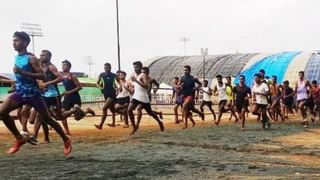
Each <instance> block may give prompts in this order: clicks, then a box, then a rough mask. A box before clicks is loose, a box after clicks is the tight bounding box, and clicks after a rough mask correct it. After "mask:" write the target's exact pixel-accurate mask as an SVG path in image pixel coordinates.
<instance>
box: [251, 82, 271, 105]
mask: <svg viewBox="0 0 320 180" xmlns="http://www.w3.org/2000/svg"><path fill="white" fill-rule="evenodd" d="M268 91H269V87H268V85H267V84H266V83H261V84H260V85H258V84H255V85H254V86H253V88H252V92H253V93H267V92H268ZM256 103H257V104H264V105H268V99H267V96H264V95H257V94H256Z"/></svg>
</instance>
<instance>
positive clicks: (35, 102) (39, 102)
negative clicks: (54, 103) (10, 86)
mask: <svg viewBox="0 0 320 180" xmlns="http://www.w3.org/2000/svg"><path fill="white" fill-rule="evenodd" d="M9 98H10V99H11V100H13V101H15V102H17V103H19V104H20V105H21V106H22V105H29V106H32V107H33V108H34V109H35V110H36V111H38V110H44V109H47V106H46V103H45V102H44V100H43V98H42V96H41V95H40V94H39V95H36V96H34V97H22V95H21V94H19V93H17V92H15V93H13V94H11V95H10V96H9Z"/></svg>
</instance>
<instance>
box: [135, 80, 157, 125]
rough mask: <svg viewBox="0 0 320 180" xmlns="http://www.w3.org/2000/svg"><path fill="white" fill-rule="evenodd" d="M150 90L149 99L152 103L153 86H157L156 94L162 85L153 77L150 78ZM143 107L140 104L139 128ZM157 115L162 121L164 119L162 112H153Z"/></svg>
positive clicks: (138, 113)
mask: <svg viewBox="0 0 320 180" xmlns="http://www.w3.org/2000/svg"><path fill="white" fill-rule="evenodd" d="M149 79H150V80H149V83H150V84H149V89H148V97H149V100H150V102H151V100H152V94H151V91H152V87H153V85H155V88H154V89H153V93H154V94H156V93H157V91H158V89H159V87H160V84H159V83H158V82H157V81H156V80H155V79H153V78H152V77H150V76H149ZM142 109H143V107H142V105H141V104H140V105H139V106H138V108H137V126H138V127H139V125H140V121H141V118H142ZM152 111H153V112H154V113H155V114H156V115H158V116H159V118H160V119H161V120H162V119H163V116H162V112H161V111H155V110H152Z"/></svg>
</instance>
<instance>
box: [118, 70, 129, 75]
mask: <svg viewBox="0 0 320 180" xmlns="http://www.w3.org/2000/svg"><path fill="white" fill-rule="evenodd" d="M119 73H120V74H123V75H124V76H127V73H126V72H124V71H119Z"/></svg>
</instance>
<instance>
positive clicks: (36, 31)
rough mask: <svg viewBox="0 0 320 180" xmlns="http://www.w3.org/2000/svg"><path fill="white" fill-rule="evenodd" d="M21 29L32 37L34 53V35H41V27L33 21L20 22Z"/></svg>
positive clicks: (33, 50)
mask: <svg viewBox="0 0 320 180" xmlns="http://www.w3.org/2000/svg"><path fill="white" fill-rule="evenodd" d="M21 29H22V30H23V31H25V32H26V33H28V34H29V35H30V36H31V39H32V52H33V54H34V53H35V49H34V37H36V36H37V37H43V33H42V29H41V26H40V25H39V24H33V23H21Z"/></svg>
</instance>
